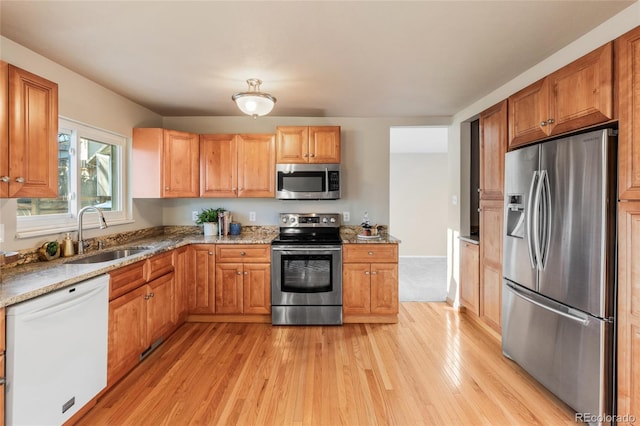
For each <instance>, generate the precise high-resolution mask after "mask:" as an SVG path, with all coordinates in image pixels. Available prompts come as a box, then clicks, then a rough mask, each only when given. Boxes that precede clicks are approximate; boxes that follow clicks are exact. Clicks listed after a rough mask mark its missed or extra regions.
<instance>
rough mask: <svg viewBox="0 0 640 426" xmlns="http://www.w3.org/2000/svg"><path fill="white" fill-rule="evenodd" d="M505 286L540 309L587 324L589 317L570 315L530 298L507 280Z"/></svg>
mask: <svg viewBox="0 0 640 426" xmlns="http://www.w3.org/2000/svg"><path fill="white" fill-rule="evenodd" d="M506 284H507V286H508V287H509V288H510V289H511V290H512V291H513V294H515V295H516V296H518V297H519V298H521V299H522V300H524V301H526V302H529V303H531V304H534V305H536V306H538V307H540V308H542V309H546V310H547V311H550V312H553V313H554V314H556V315H560V316H561V317H564V318H567V319H570V320H572V321H575V322H578V323H580V324H582V325H583V326H586V325H588V324H589V317H587V316H585V317H581V316H576V315H571V314H570V313H568V312H562V311H560V310H558V309H556V308H554V307H551V306H549V305H546V304H544V303H542V302H538V301H537V300H534V299H532V298H530V297H529V296H527V295H526V294H524V293H522V292H521V291H520V290H519V289H518V288H516V287H514V285H513V284H511V283H509V282H507V283H506Z"/></svg>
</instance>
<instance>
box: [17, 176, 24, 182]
mask: <svg viewBox="0 0 640 426" xmlns="http://www.w3.org/2000/svg"><path fill="white" fill-rule="evenodd" d="M16 182H18V183H24V178H23V177H22V176H20V177H17V178H16Z"/></svg>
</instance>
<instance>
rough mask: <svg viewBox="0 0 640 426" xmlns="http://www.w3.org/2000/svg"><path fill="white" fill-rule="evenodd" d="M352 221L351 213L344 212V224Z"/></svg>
mask: <svg viewBox="0 0 640 426" xmlns="http://www.w3.org/2000/svg"><path fill="white" fill-rule="evenodd" d="M350 220H351V213H349V212H342V221H343V222H345V223H346V222H349V221H350Z"/></svg>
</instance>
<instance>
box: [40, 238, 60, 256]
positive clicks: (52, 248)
mask: <svg viewBox="0 0 640 426" xmlns="http://www.w3.org/2000/svg"><path fill="white" fill-rule="evenodd" d="M38 257H40V260H53V259H57V258H58V257H60V244H59V243H58V242H57V241H47V242H46V243H44V244H43V245H42V247H40V249H39V250H38Z"/></svg>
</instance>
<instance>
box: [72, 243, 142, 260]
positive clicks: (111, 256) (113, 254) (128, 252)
mask: <svg viewBox="0 0 640 426" xmlns="http://www.w3.org/2000/svg"><path fill="white" fill-rule="evenodd" d="M147 250H150V248H149V247H134V248H126V249H119V250H111V251H102V252H100V253H96V254H92V255H91V256H87V257H83V258H80V259H75V260H72V261H70V262H67V263H73V264H84V263H101V262H109V261H111V260H116V259H122V258H125V257H129V256H133V255H134V254H138V253H142V252H143V251H147Z"/></svg>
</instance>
